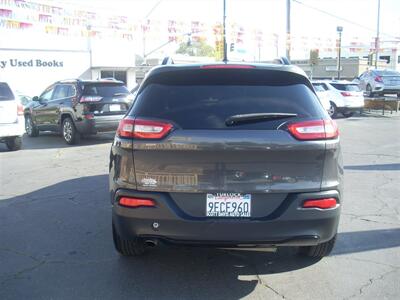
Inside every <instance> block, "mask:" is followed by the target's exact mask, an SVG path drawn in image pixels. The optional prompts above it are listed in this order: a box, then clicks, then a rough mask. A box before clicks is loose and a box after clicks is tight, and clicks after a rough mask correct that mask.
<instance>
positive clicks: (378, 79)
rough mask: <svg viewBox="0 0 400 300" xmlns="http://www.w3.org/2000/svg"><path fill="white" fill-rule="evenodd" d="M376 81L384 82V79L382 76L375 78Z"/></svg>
mask: <svg viewBox="0 0 400 300" xmlns="http://www.w3.org/2000/svg"><path fill="white" fill-rule="evenodd" d="M375 81H376V82H383V79H382V77H381V76H376V77H375Z"/></svg>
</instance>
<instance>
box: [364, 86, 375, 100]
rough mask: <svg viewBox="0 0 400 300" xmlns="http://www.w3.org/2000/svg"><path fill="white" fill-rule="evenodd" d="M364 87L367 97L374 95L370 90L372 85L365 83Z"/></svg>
mask: <svg viewBox="0 0 400 300" xmlns="http://www.w3.org/2000/svg"><path fill="white" fill-rule="evenodd" d="M365 89H366V91H367V93H366V94H367V97H370V98H372V97H374V93H373V92H372V87H371V86H370V85H369V84H368V85H367V87H366V88H365Z"/></svg>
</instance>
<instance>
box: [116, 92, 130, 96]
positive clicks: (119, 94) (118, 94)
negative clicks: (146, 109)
mask: <svg viewBox="0 0 400 300" xmlns="http://www.w3.org/2000/svg"><path fill="white" fill-rule="evenodd" d="M128 94H129V93H128V92H126V93H115V94H114V95H113V96H123V95H128Z"/></svg>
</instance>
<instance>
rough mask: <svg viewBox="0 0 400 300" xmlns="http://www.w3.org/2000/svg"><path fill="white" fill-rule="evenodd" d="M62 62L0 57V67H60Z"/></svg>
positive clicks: (62, 64)
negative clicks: (2, 58)
mask: <svg viewBox="0 0 400 300" xmlns="http://www.w3.org/2000/svg"><path fill="white" fill-rule="evenodd" d="M63 66H64V62H63V61H62V60H55V59H53V60H43V59H29V60H20V59H17V58H10V59H8V60H1V59H0V68H1V69H5V68H24V67H25V68H29V67H39V68H41V67H44V68H46V67H47V68H62V67H63Z"/></svg>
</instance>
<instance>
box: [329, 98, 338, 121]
mask: <svg viewBox="0 0 400 300" xmlns="http://www.w3.org/2000/svg"><path fill="white" fill-rule="evenodd" d="M330 104H331V107H330V108H329V110H328V114H329V116H330V117H331V118H334V117H336V116H337V107H336V104H335V103H333V102H332V101H331V102H330Z"/></svg>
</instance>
